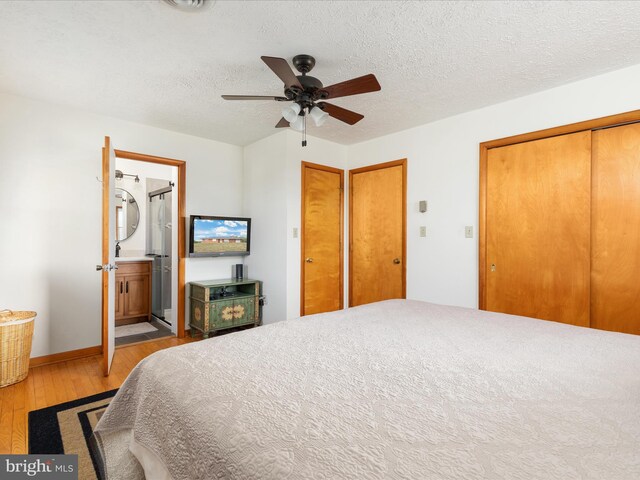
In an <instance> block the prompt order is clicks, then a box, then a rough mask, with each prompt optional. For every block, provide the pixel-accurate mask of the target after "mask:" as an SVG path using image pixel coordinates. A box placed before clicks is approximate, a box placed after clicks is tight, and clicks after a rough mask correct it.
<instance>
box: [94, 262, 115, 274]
mask: <svg viewBox="0 0 640 480" xmlns="http://www.w3.org/2000/svg"><path fill="white" fill-rule="evenodd" d="M117 269H118V265H112V264H110V263H107V264H105V265H96V270H97V271H98V272H99V271H100V270H104V271H105V272H110V271H111V270H117Z"/></svg>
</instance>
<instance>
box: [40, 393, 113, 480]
mask: <svg viewBox="0 0 640 480" xmlns="http://www.w3.org/2000/svg"><path fill="white" fill-rule="evenodd" d="M117 391H118V389H115V390H109V391H108V392H103V393H99V394H97V395H92V396H90V397H84V398H79V399H78V400H73V401H72V402H67V403H61V404H59V405H54V406H52V407H47V408H42V409H40V410H34V411H32V412H29V453H30V454H63V453H74V454H77V455H78V470H79V477H78V478H81V479H90V480H94V479H95V480H101V475H100V474H99V473H97V472H98V471H99V469H98V468H97V463H96V461H95V458H94V457H93V453H92V450H91V446H90V445H91V443H90V442H91V435H92V434H93V429H94V428H95V426H96V424H97V423H98V420H100V417H101V416H102V414H103V413H104V411H105V410H106V409H107V406H108V405H109V402H111V399H112V398H113V397H114V395H115V394H116V392H117Z"/></svg>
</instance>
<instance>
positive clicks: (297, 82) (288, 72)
mask: <svg viewBox="0 0 640 480" xmlns="http://www.w3.org/2000/svg"><path fill="white" fill-rule="evenodd" d="M260 58H261V59H262V61H263V62H264V63H266V64H267V66H268V67H269V68H270V69H271V70H272V71H273V73H275V74H276V75H277V76H278V77H280V80H282V81H283V82H284V96H270V95H222V98H224V99H225V100H275V101H277V102H293V103H292V104H291V105H288V106H286V107H285V108H284V109H283V110H282V116H283V118H281V119H280V121H279V122H278V123H277V124H276V128H283V127H289V126H290V127H291V128H293V129H294V130H297V131H299V132H303V141H302V146H303V147H304V146H306V144H307V140H306V130H307V122H306V119H307V116H310V117H311V118H312V119H313V121H314V123H315V124H316V126H318V127H319V126H320V125H322V124H323V123H324V122H325V121H326V119H327V117H333V118H337V119H338V120H341V121H343V122H345V123H348V124H349V125H354V124H356V123H358V122H359V121H360V120H362V119H363V118H364V115H360V114H359V113H356V112H352V111H351V110H347V109H346V108H342V107H338V106H337V105H332V104H331V103H327V102H324V101H322V100H326V99H330V98H338V97H347V96H349V95H359V94H361V93H369V92H376V91H378V90H380V88H381V87H380V84H379V83H378V80H377V79H376V77H375V75H373V74H371V73H370V74H368V75H364V76H362V77H358V78H353V79H351V80H347V81H346V82H340V83H336V84H334V85H330V86H328V87H325V86H323V85H322V82H321V81H320V80H318V79H317V78H315V77H312V76H311V75H307V73H309V72H310V71H311V70H312V69H313V67H314V66H315V64H316V59H315V58H313V57H312V56H311V55H296V56H295V57H293V66H294V67H296V70H298V72H300V75H296V74H295V73H294V72H293V70H292V69H291V67H290V66H289V64H288V63H287V61H286V60H285V59H284V58H277V57H264V56H263V57H260Z"/></svg>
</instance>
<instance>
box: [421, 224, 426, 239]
mask: <svg viewBox="0 0 640 480" xmlns="http://www.w3.org/2000/svg"><path fill="white" fill-rule="evenodd" d="M420 236H421V237H426V236H427V227H425V226H422V227H420Z"/></svg>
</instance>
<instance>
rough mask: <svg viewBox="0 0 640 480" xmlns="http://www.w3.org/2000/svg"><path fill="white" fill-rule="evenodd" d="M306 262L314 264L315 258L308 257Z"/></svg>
mask: <svg viewBox="0 0 640 480" xmlns="http://www.w3.org/2000/svg"><path fill="white" fill-rule="evenodd" d="M305 262H307V263H313V258H311V257H307V258H306V259H305Z"/></svg>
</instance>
